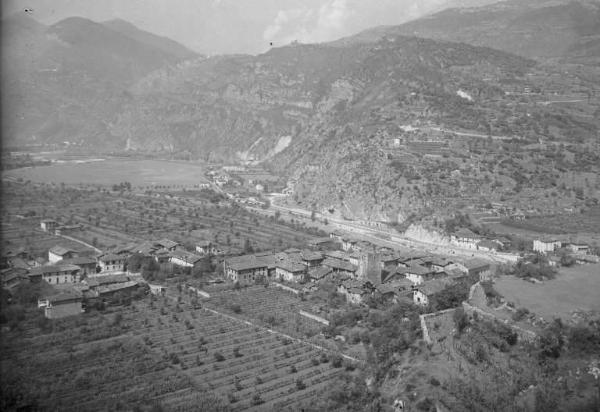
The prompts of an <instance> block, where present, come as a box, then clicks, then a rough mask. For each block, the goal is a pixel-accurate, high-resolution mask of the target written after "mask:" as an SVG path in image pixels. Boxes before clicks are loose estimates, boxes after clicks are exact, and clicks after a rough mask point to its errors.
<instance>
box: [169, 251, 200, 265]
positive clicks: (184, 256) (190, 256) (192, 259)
mask: <svg viewBox="0 0 600 412" xmlns="http://www.w3.org/2000/svg"><path fill="white" fill-rule="evenodd" d="M171 256H173V257H177V258H179V259H181V260H183V261H185V262H188V263H196V262H199V261H201V260H202V259H203V258H202V257H200V256H198V255H196V254H194V253H190V252H187V251H185V250H174V251H172V252H171Z"/></svg>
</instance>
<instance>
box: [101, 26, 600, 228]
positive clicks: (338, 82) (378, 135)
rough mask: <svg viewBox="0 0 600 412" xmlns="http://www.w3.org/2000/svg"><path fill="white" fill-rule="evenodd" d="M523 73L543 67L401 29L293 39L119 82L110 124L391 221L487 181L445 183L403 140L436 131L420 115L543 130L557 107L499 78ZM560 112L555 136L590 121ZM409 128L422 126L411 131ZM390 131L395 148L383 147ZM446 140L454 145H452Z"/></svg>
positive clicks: (316, 200) (313, 198)
mask: <svg viewBox="0 0 600 412" xmlns="http://www.w3.org/2000/svg"><path fill="white" fill-rule="evenodd" d="M532 71H533V72H536V71H537V72H543V69H542V68H540V67H539V66H536V63H535V62H533V61H531V60H528V59H525V58H521V57H517V56H515V55H511V54H507V53H504V52H501V51H497V50H493V49H488V48H481V47H474V46H468V45H466V44H460V43H445V42H440V41H434V40H426V39H419V38H415V37H405V36H400V35H388V36H386V37H384V38H382V39H380V40H379V41H376V42H372V43H351V44H346V45H340V44H333V45H331V44H321V45H293V46H288V47H282V48H278V49H273V50H271V51H270V52H268V53H266V54H263V55H259V56H220V57H214V58H209V59H198V60H195V61H191V62H184V63H181V64H179V65H178V66H176V67H174V68H169V69H164V70H161V71H159V72H155V73H152V74H151V75H149V76H147V77H146V78H144V79H143V80H142V81H140V82H138V83H137V84H136V85H135V87H133V88H132V89H131V93H130V95H129V96H128V100H127V101H126V102H125V103H124V104H123V110H122V111H121V113H120V114H119V115H118V116H117V119H116V121H115V122H113V123H112V125H111V129H110V132H111V134H112V135H113V136H114V138H115V139H119V140H121V141H123V142H125V141H128V142H129V147H130V148H133V149H136V150H144V151H161V152H162V151H165V150H166V151H175V152H176V151H180V150H189V151H191V153H192V155H193V157H195V158H202V159H208V160H222V161H240V162H255V163H256V162H262V163H263V165H265V166H266V167H268V168H270V169H272V170H274V171H275V172H277V173H280V174H282V175H285V176H289V177H290V178H293V179H295V180H297V181H298V182H299V183H298V184H297V185H296V200H297V201H299V202H302V203H303V204H304V205H305V206H307V207H311V208H317V209H319V210H321V211H325V210H331V211H332V212H330V213H332V215H333V214H336V215H340V216H345V217H349V218H354V219H369V220H380V221H387V222H395V221H403V220H405V219H407V218H408V217H411V216H414V215H419V214H422V213H426V212H427V210H430V209H432V208H433V209H435V208H440V207H444V202H445V200H444V199H446V198H450V197H453V196H456V195H457V192H459V191H462V192H468V191H469V190H471V189H470V188H471V187H481V188H484V189H485V190H487V191H490V192H492V188H491V184H492V181H491V180H490V179H491V178H489V177H487V178H486V179H487V180H484V181H483V182H484V183H481V182H479V181H476V179H474V180H473V182H471V183H469V182H467V181H466V180H468V179H462V181H460V182H459V181H458V180H457V181H456V182H455V183H451V184H449V183H450V180H449V179H450V172H451V171H452V170H455V169H458V168H460V167H462V166H461V164H460V163H456V159H455V160H453V161H452V162H450V161H448V160H444V158H443V157H442V155H441V154H438V155H437V156H438V157H439V158H440V159H441V161H438V162H437V163H436V162H429V161H428V160H426V159H425V158H424V157H423V156H424V155H425V154H427V153H428V152H427V150H425V151H423V150H419V149H418V148H417V149H415V150H413V151H412V152H410V150H409V152H410V153H408V152H407V151H406V150H407V149H406V148H407V147H408V146H407V144H408V145H410V144H409V143H407V142H408V141H409V140H411V139H416V140H417V141H430V140H434V141H438V143H439V141H440V139H441V140H443V139H446V138H447V136H446V137H444V136H443V133H437V134H436V133H434V132H433V131H432V129H428V128H429V127H430V126H435V127H437V129H438V130H441V129H454V130H469V131H474V133H479V134H480V136H483V137H485V136H487V135H490V136H491V135H500V134H504V135H509V136H511V135H512V136H523V137H528V138H531V139H535V140H537V139H538V138H540V137H542V136H547V134H546V133H545V130H544V126H543V124H544V123H545V122H546V119H547V118H548V117H547V116H555V115H558V112H556V111H555V109H554V108H552V107H547V108H544V109H543V111H544V113H541V112H540V110H542V109H540V106H536V105H535V102H533V101H531V102H522V103H518V104H523V105H524V106H522V107H521V108H520V109H519V110H516V109H515V108H516V106H515V105H516V104H517V103H515V101H514V100H513V99H512V97H510V96H509V95H507V94H506V93H505V89H504V88H505V87H506V84H510V85H513V84H516V85H517V86H511V87H521V86H518V85H520V84H523V83H524V82H526V75H525V74H526V73H527V72H532ZM465 96H468V98H467V97H465ZM522 110H526V111H528V112H529V113H530V115H527V116H524V115H522V112H521V111H522ZM533 112H535V113H536V114H535V115H531V113H533ZM560 116H561V117H560V119H561V124H558V123H556V122H555V123H556V125H557V126H556V127H557V129H553V130H558V133H559V134H562V135H567V134H569V133H571V134H572V133H574V129H572V128H573V127H575V128H577V130H579V131H578V132H577V133H580V132H581V133H582V134H584V135H586V136H591V135H593V133H594V130H596V127H597V126H596V125H592V124H588V123H586V124H584V123H581V122H580V121H572V122H571V120H569V119H571V118H570V117H569V116H568V115H566V116H565V114H564V113H562V114H560ZM413 126H414V127H413ZM421 129H423V130H429V131H424V132H423V131H421V132H418V133H416V134H415V133H414V132H411V130H421ZM413 135H414V136H413ZM411 136H412V137H411ZM398 137H401V138H402V140H403V147H404V149H403V150H400V152H398V150H396V151H394V150H391V149H390V148H391V145H392V141H393V139H394V138H398ZM434 144H435V143H434ZM450 144H454V143H451V141H450V140H448V141H446V142H445V143H442V145H443V146H444V147H443V148H442V149H440V150H441V152H439V153H446V154H448V153H449V151H450V146H449V145H450ZM453 150H455V151H458V157H461V156H463V157H464V154H460V152H461V151H464V150H465V148H464V147H458V146H457V147H455V148H454V149H453ZM463 153H464V152H463ZM466 158H468V156H466ZM465 161H466V159H465V160H462V162H465ZM477 173H478V177H477V179H480V178H483V175H481V176H479V172H477ZM459 174H460V173H459ZM455 176H456V173H455ZM461 176H462V175H461ZM452 184H456V185H457V186H456V188H454V187H453V186H452ZM478 190H479V189H478Z"/></svg>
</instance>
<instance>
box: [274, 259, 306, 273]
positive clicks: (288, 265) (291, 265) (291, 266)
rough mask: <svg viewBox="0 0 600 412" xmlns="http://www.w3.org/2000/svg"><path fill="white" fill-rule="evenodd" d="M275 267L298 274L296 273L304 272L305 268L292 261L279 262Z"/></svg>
mask: <svg viewBox="0 0 600 412" xmlns="http://www.w3.org/2000/svg"><path fill="white" fill-rule="evenodd" d="M276 266H277V267H278V268H280V269H283V270H286V271H288V272H291V273H298V272H304V271H306V266H304V265H303V264H302V263H297V262H293V261H289V260H288V261H283V262H279V263H277V265H276Z"/></svg>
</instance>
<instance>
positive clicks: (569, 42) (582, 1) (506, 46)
mask: <svg viewBox="0 0 600 412" xmlns="http://www.w3.org/2000/svg"><path fill="white" fill-rule="evenodd" d="M397 34H402V35H413V36H418V37H425V38H431V39H438V40H447V41H456V42H464V43H468V44H472V45H477V46H486V47H491V48H495V49H498V50H503V51H506V52H510V53H515V54H518V55H521V56H526V57H533V58H563V59H567V58H571V57H574V56H575V57H585V58H589V57H595V58H599V57H600V55H599V54H598V53H597V52H598V46H597V44H598V41H599V39H600V2H599V1H597V0H579V1H568V2H567V1H557V0H530V1H522V0H508V1H501V2H498V3H494V4H491V5H485V6H481V7H471V8H452V9H447V10H444V11H441V12H439V13H435V14H433V15H430V16H427V17H423V18H420V19H417V20H414V21H411V22H408V23H405V24H402V25H400V26H386V27H377V28H374V29H370V30H366V31H364V32H361V33H359V34H357V35H355V36H351V37H348V38H345V39H342V40H340V41H338V42H337V44H347V43H352V42H358V43H363V42H367V43H368V42H373V41H376V40H378V39H380V38H382V37H384V36H387V35H397ZM590 44H591V45H592V46H591V47H590ZM593 45H595V46H593ZM582 48H584V49H586V50H587V51H588V52H590V53H593V54H592V55H590V54H587V53H584V54H582V53H580V51H581V49H582ZM594 61H596V60H594Z"/></svg>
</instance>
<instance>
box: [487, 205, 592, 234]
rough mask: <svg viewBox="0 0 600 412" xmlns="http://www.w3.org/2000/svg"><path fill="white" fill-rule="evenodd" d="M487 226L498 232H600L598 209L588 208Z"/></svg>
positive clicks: (505, 221)
mask: <svg viewBox="0 0 600 412" xmlns="http://www.w3.org/2000/svg"><path fill="white" fill-rule="evenodd" d="M489 226H490V228H491V229H493V230H495V231H496V232H498V233H509V234H511V233H514V231H515V229H516V230H517V231H519V232H522V233H525V234H532V233H531V232H533V234H536V233H537V234H540V233H544V234H557V235H560V234H562V235H566V234H571V233H587V234H600V209H599V208H594V209H590V210H588V211H586V212H585V213H570V214H563V215H554V216H539V217H532V218H529V219H526V220H521V221H516V220H504V221H502V223H500V224H492V225H489ZM522 233H521V234H522Z"/></svg>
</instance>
